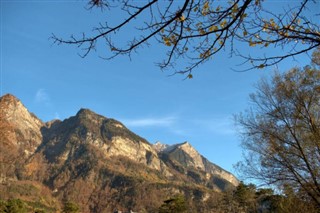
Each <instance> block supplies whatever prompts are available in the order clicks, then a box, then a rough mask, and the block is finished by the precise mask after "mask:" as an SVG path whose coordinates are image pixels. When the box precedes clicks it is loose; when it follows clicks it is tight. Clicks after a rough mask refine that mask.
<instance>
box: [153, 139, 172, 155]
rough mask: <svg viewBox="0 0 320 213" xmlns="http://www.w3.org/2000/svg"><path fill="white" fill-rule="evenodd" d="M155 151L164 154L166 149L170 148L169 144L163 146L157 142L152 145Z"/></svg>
mask: <svg viewBox="0 0 320 213" xmlns="http://www.w3.org/2000/svg"><path fill="white" fill-rule="evenodd" d="M152 147H153V149H154V150H156V152H158V153H159V152H162V151H164V150H165V149H166V148H168V147H169V145H168V144H163V143H161V142H160V141H157V142H156V143H155V144H153V145H152Z"/></svg>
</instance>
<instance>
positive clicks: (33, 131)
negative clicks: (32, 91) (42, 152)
mask: <svg viewBox="0 0 320 213" xmlns="http://www.w3.org/2000/svg"><path fill="white" fill-rule="evenodd" d="M43 125H44V124H43V122H42V121H41V120H40V119H38V118H37V117H36V116H35V115H34V114H32V113H30V112H29V111H28V110H27V108H26V107H25V106H24V105H23V104H22V103H21V101H20V100H19V99H17V98H16V97H15V96H13V95H11V94H6V95H4V96H3V97H1V98H0V128H1V130H2V131H3V132H2V133H1V140H2V142H3V143H4V144H5V145H6V147H4V146H3V147H2V148H3V149H4V150H5V149H8V151H5V152H6V153H3V156H4V155H5V154H6V155H7V154H8V155H9V154H10V155H11V156H23V155H24V154H26V155H27V156H29V155H30V154H32V153H33V152H34V151H35V150H36V148H37V146H38V145H39V144H40V143H41V141H42V134H41V127H42V126H43ZM17 150H19V151H17ZM0 154H1V153H0Z"/></svg>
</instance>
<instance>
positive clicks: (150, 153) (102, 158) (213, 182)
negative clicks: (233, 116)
mask: <svg viewBox="0 0 320 213" xmlns="http://www.w3.org/2000/svg"><path fill="white" fill-rule="evenodd" d="M0 109H1V122H0V134H1V135H2V136H5V137H2V138H3V139H2V140H1V141H0V142H1V144H0V145H1V147H4V149H1V151H0V152H1V153H0V155H1V156H0V160H1V161H0V162H1V168H2V170H3V171H5V172H2V173H1V179H0V180H1V181H0V183H1V184H4V186H5V185H6V184H8V183H10V184H11V185H13V184H17V185H18V186H21V183H25V181H26V180H28V181H33V182H32V183H35V184H36V185H39V184H40V185H41V184H42V185H43V187H45V188H49V189H51V190H52V193H51V194H50V196H48V199H49V198H50V199H56V200H57V202H62V201H63V200H66V199H67V200H73V201H76V202H77V203H80V206H81V209H82V211H83V212H103V211H106V212H111V211H113V209H114V208H118V207H121V208H135V209H137V208H139V209H144V210H146V211H149V210H150V209H152V208H155V207H156V206H158V205H160V203H161V202H160V201H161V200H159V198H160V199H165V198H167V196H168V195H170V194H176V193H178V194H179V193H182V194H185V195H188V196H190V199H189V202H190V205H193V206H194V207H195V208H200V206H199V204H197V202H196V200H197V199H205V200H206V199H209V198H210V197H212V196H214V193H218V192H219V191H224V190H227V189H228V188H230V187H231V188H232V187H235V186H236V185H237V184H238V181H237V179H236V178H235V177H234V176H233V175H232V174H231V173H229V172H227V171H225V170H223V169H222V168H220V167H218V166H216V165H215V164H213V163H211V162H209V161H208V160H207V159H206V158H204V157H203V156H202V155H200V154H199V153H198V152H197V151H196V150H195V149H194V148H193V147H192V146H191V144H190V143H188V142H184V143H179V144H175V145H172V146H168V145H164V146H163V147H162V148H163V149H162V150H161V149H159V150H158V149H157V148H155V147H156V144H154V145H153V144H151V143H150V142H148V141H147V140H146V139H144V138H142V137H140V136H138V135H136V134H135V133H133V132H132V131H130V130H129V129H128V128H127V127H126V126H125V125H124V124H122V123H121V122H119V121H117V120H115V119H112V118H107V117H105V116H102V115H99V114H97V113H95V112H93V111H91V110H90V109H85V108H82V109H80V110H79V111H78V112H77V113H76V115H74V116H71V117H69V118H67V119H64V120H62V121H60V120H52V121H49V122H46V123H44V122H42V121H41V120H40V119H38V118H37V117H36V116H35V115H34V114H33V113H30V112H29V111H28V110H27V108H26V107H25V106H24V105H23V104H22V103H21V101H20V100H19V99H17V98H16V97H14V96H13V95H10V94H8V95H5V96H3V97H1V98H0ZM158 145H159V146H160V144H158ZM170 147H171V148H170ZM169 148H170V149H169ZM5 162H11V163H5ZM10 184H9V185H10ZM75 189H76V190H75ZM0 192H1V187H0ZM80 192H81V193H80ZM200 192H201V193H200ZM132 193H133V194H132ZM148 193H149V194H150V193H155V194H158V195H159V198H158V199H156V198H153V199H154V200H150V199H151V197H152V196H151V197H150V196H148ZM194 193H195V194H196V195H192V194H194ZM0 194H1V193H0ZM135 194H144V195H143V196H139V197H140V198H138V197H136V196H135ZM80 195H81V196H80ZM3 196H5V195H3ZM101 196H103V197H104V198H105V200H101V198H100V197H101ZM52 197H53V198H52ZM115 197H118V198H119V199H118V198H117V199H114V198H115ZM0 198H1V196H0ZM4 198H5V197H4ZM120 198H121V199H120ZM147 201H148V202H147ZM85 203H86V204H85ZM56 208H59V206H58V207H56ZM102 210H103V211H102Z"/></svg>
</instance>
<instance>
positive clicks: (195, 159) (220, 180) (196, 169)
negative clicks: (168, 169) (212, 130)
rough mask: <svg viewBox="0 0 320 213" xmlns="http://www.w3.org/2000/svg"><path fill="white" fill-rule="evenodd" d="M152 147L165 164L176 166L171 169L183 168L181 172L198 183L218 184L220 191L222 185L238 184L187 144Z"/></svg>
mask: <svg viewBox="0 0 320 213" xmlns="http://www.w3.org/2000/svg"><path fill="white" fill-rule="evenodd" d="M154 147H155V150H157V151H158V153H159V155H160V156H162V159H163V160H164V161H165V162H167V164H168V162H170V164H174V165H175V166H176V167H175V166H174V167H173V168H185V169H183V170H182V171H183V172H184V173H186V174H189V175H190V176H191V177H193V178H194V179H196V180H197V181H198V182H202V183H203V184H206V185H219V184H220V185H222V186H221V187H220V188H222V189H223V188H224V185H228V184H231V185H233V186H236V185H238V184H239V181H238V180H237V178H236V177H235V176H234V175H232V174H231V173H229V172H227V171H226V170H224V169H222V168H221V167H219V166H217V165H215V164H213V163H211V162H210V161H208V160H207V159H206V158H205V157H203V156H202V155H200V154H199V153H198V151H197V150H195V149H194V147H192V146H191V144H190V143H189V142H184V143H180V144H174V145H171V146H169V145H165V144H161V143H160V142H158V143H156V144H154ZM177 165H178V166H177ZM179 166H180V167H179ZM215 182H216V183H215Z"/></svg>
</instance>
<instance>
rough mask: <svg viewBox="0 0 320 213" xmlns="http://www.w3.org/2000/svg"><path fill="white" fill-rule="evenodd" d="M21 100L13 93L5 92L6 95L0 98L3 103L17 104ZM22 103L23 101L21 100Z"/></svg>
mask: <svg viewBox="0 0 320 213" xmlns="http://www.w3.org/2000/svg"><path fill="white" fill-rule="evenodd" d="M19 102H20V100H19V99H18V98H16V97H15V96H13V95H11V94H5V95H4V96H2V97H1V98H0V103H1V104H4V103H6V104H13V105H16V104H18V103H19ZM20 103H21V102H20Z"/></svg>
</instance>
